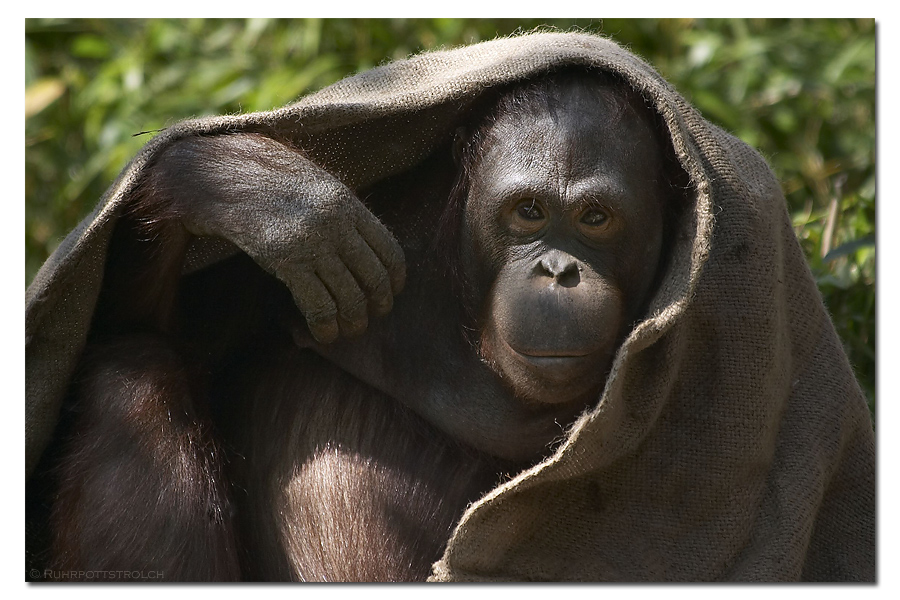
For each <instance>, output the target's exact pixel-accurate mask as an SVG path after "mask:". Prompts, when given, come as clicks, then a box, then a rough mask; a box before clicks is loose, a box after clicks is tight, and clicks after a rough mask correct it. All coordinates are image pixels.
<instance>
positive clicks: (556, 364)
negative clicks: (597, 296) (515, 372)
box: [501, 338, 597, 379]
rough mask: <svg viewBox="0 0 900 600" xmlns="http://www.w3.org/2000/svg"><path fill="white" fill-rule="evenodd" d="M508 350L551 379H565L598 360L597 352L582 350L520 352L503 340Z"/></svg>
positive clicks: (531, 349) (532, 349)
mask: <svg viewBox="0 0 900 600" xmlns="http://www.w3.org/2000/svg"><path fill="white" fill-rule="evenodd" d="M501 340H502V342H503V345H504V346H505V347H506V350H507V351H508V352H509V353H510V354H512V355H513V356H514V357H515V358H516V360H517V361H518V362H520V363H523V364H524V365H526V366H528V367H529V368H531V369H537V370H539V371H541V372H545V373H549V374H552V376H551V379H565V378H568V377H570V376H571V375H572V374H573V372H575V371H580V370H582V369H584V368H585V367H586V366H588V364H589V363H592V362H594V361H595V360H596V355H597V353H596V352H595V351H589V350H582V349H559V348H552V349H534V348H529V349H528V350H519V349H517V348H515V347H513V346H512V344H510V343H509V342H507V341H506V340H503V339H502V338H501Z"/></svg>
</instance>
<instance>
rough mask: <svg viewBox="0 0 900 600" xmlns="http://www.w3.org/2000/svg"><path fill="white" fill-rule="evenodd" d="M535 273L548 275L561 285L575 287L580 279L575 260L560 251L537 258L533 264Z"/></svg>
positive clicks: (543, 275)
mask: <svg viewBox="0 0 900 600" xmlns="http://www.w3.org/2000/svg"><path fill="white" fill-rule="evenodd" d="M534 272H535V274H536V275H539V276H542V277H549V278H550V279H553V280H555V281H556V282H557V283H558V284H559V285H561V286H563V287H575V286H576V285H578V284H579V282H580V281H581V275H580V273H579V272H578V263H577V261H576V260H575V259H574V258H572V257H571V256H568V255H566V254H562V253H557V252H553V253H549V254H546V255H544V256H542V257H541V258H540V259H538V261H537V263H536V264H535V266H534Z"/></svg>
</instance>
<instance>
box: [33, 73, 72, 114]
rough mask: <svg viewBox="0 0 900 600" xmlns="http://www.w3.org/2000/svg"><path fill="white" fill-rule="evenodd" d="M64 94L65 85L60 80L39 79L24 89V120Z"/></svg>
mask: <svg viewBox="0 0 900 600" xmlns="http://www.w3.org/2000/svg"><path fill="white" fill-rule="evenodd" d="M65 92H66V84H65V83H63V81H62V80H61V79H56V78H52V77H48V78H45V79H39V80H37V81H35V82H34V83H32V84H31V85H29V86H28V87H26V88H25V118H26V119H27V118H29V117H33V116H34V115H36V114H38V113H39V112H41V111H42V110H44V109H45V108H47V107H48V106H50V105H51V104H53V103H54V102H56V101H57V100H58V99H59V97H60V96H62V95H63V94H64V93H65Z"/></svg>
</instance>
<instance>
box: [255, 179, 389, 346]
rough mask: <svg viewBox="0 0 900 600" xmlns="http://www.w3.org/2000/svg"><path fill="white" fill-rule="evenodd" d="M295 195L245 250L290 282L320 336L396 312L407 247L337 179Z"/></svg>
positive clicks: (330, 337) (356, 330) (344, 332)
mask: <svg viewBox="0 0 900 600" xmlns="http://www.w3.org/2000/svg"><path fill="white" fill-rule="evenodd" d="M297 192H298V193H297V197H296V198H295V199H293V206H291V207H289V208H288V209H287V210H285V211H284V214H282V215H280V218H279V219H278V220H277V222H273V223H271V224H270V226H269V227H268V228H267V229H266V230H265V231H259V232H257V233H258V235H257V236H255V238H254V239H253V240H252V241H251V242H252V243H251V244H250V245H249V246H250V247H247V248H245V251H247V253H248V254H250V255H251V256H252V257H253V259H254V260H256V262H257V263H259V264H260V265H261V266H262V267H263V268H265V269H266V270H268V271H269V272H271V273H274V274H275V275H276V276H277V277H278V278H279V279H280V280H281V281H283V282H284V283H285V284H286V285H287V286H288V288H289V289H290V290H291V294H293V296H294V301H295V302H296V303H297V306H298V307H299V308H300V310H301V311H302V312H303V315H304V316H305V317H306V322H307V324H308V325H309V330H310V332H311V333H312V335H313V337H314V338H315V339H316V340H317V341H319V342H321V343H325V344H327V343H330V342H333V341H334V340H336V339H337V338H338V337H339V336H345V337H351V336H355V335H359V334H361V333H363V332H364V331H365V330H366V327H367V325H368V319H369V315H370V314H371V315H373V316H376V317H378V316H383V315H385V314H387V313H388V312H389V311H390V310H391V307H392V306H393V296H394V294H397V293H399V292H400V290H401V288H402V287H403V281H404V278H405V276H406V267H405V263H404V260H403V251H402V250H401V249H400V245H399V244H398V243H397V241H396V240H395V239H394V236H393V235H391V233H390V232H389V231H388V230H387V228H385V226H384V225H383V224H382V223H381V222H380V221H379V220H378V219H377V218H375V215H373V214H372V213H371V212H370V211H369V209H367V208H366V207H365V206H363V204H362V202H360V201H359V200H358V199H357V198H356V196H355V195H354V194H353V192H351V191H350V190H349V189H347V188H346V187H345V186H343V184H341V183H340V182H338V181H337V180H332V181H320V182H317V184H315V185H312V186H309V185H306V186H304V187H303V189H300V190H297ZM311 192H315V193H314V194H313V195H310V193H311Z"/></svg>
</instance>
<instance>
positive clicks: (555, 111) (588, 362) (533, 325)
mask: <svg viewBox="0 0 900 600" xmlns="http://www.w3.org/2000/svg"><path fill="white" fill-rule="evenodd" d="M544 89H545V90H546V92H545V93H543V94H538V95H534V94H532V95H531V96H528V95H526V96H525V100H524V102H522V101H520V102H518V103H516V105H515V110H503V109H502V108H501V110H499V111H498V113H497V115H496V117H495V118H494V119H493V120H492V121H491V122H490V124H489V125H487V126H486V129H485V130H484V131H483V132H482V143H481V148H480V151H479V153H478V155H477V156H476V157H475V158H474V162H473V165H472V168H471V169H470V171H471V173H470V176H469V193H468V200H467V204H466V208H465V216H464V222H463V231H462V237H463V239H462V242H463V248H465V249H466V250H465V251H464V253H465V252H467V253H469V255H468V256H464V259H463V264H464V265H469V266H470V268H469V273H468V277H467V278H468V280H469V281H470V282H471V284H472V286H473V287H474V288H475V294H476V296H477V297H478V298H481V299H482V301H481V302H480V303H479V304H478V305H479V306H481V307H483V309H482V311H483V312H482V314H481V315H480V318H479V320H480V331H481V339H480V350H481V353H482V356H483V358H484V359H485V360H486V361H487V362H488V364H489V365H491V367H492V368H493V369H494V370H495V371H496V372H497V373H498V374H499V375H500V376H501V377H502V379H503V380H504V381H505V382H506V383H507V385H509V386H510V387H511V388H512V390H513V391H514V392H515V393H516V395H517V396H518V397H520V398H522V399H523V400H525V401H527V402H533V403H543V404H546V403H554V404H556V403H575V402H578V403H581V402H590V401H592V400H596V397H597V394H598V393H599V391H600V388H601V387H602V385H603V383H604V381H605V379H606V376H607V373H608V371H609V367H610V365H611V361H612V358H613V356H614V354H615V351H616V348H617V346H618V345H619V344H620V343H621V341H622V339H623V338H624V336H625V335H626V334H627V332H628V331H629V329H630V328H631V327H632V325H633V323H634V321H635V319H637V318H639V317H640V316H641V312H642V310H643V307H644V305H645V303H646V300H647V296H648V294H649V292H650V289H651V286H652V284H653V280H654V277H655V273H656V271H657V268H658V265H659V262H660V249H661V247H662V238H663V206H664V203H665V202H666V201H667V198H668V196H669V194H670V192H669V186H668V184H667V183H666V178H665V176H664V172H663V169H664V167H663V159H662V152H661V145H660V142H659V140H658V138H657V136H656V134H655V132H654V128H653V125H652V124H651V121H650V119H649V117H648V116H647V115H646V114H644V113H645V112H646V110H647V109H646V108H644V107H643V106H641V105H639V102H640V100H635V99H628V98H626V97H625V95H624V94H623V92H621V91H617V90H615V89H614V88H610V87H609V85H608V84H603V83H600V82H593V81H590V80H587V79H575V80H569V81H565V82H564V83H563V84H561V85H557V86H552V87H550V86H548V87H546V88H544ZM476 257H480V259H481V260H478V258H476Z"/></svg>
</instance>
